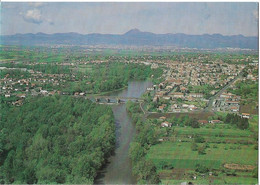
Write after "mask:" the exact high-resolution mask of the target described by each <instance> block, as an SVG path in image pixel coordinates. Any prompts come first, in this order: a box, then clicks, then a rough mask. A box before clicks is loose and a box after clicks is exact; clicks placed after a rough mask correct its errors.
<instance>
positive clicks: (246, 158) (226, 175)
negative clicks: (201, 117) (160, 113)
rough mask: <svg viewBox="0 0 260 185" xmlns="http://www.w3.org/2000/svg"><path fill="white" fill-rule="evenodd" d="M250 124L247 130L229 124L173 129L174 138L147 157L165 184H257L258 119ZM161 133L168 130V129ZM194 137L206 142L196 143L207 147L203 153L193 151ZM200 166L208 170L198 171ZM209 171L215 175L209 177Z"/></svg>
mask: <svg viewBox="0 0 260 185" xmlns="http://www.w3.org/2000/svg"><path fill="white" fill-rule="evenodd" d="M249 123H250V125H249V129H246V130H241V129H239V128H237V127H236V126H234V125H229V124H215V125H204V126H202V127H200V128H192V127H189V126H187V127H178V126H174V127H173V130H174V131H173V132H172V133H171V135H169V136H168V137H166V138H167V139H166V140H165V141H163V142H160V143H158V144H155V145H152V146H151V148H150V149H149V151H148V154H147V156H146V157H147V159H150V160H152V161H153V163H154V164H155V166H156V167H157V171H158V173H159V176H160V179H161V181H162V184H178V183H182V182H192V183H195V184H257V182H258V181H257V178H255V177H254V176H253V174H254V170H252V169H254V168H255V167H257V166H258V163H257V161H258V150H257V149H256V146H257V144H258V142H257V135H256V133H257V130H258V116H257V115H255V116H252V117H251V118H250V120H249ZM161 130H162V131H163V132H165V131H166V129H165V128H163V129H161ZM195 135H197V136H201V137H203V138H204V139H205V142H204V143H196V144H197V147H198V148H200V147H203V146H204V147H205V146H206V145H207V147H206V148H205V150H204V154H199V152H198V150H195V151H193V150H192V145H194V137H195ZM206 143H207V144H206ZM165 164H166V167H165ZM198 164H199V165H202V166H203V167H205V168H207V169H208V171H207V172H206V173H205V174H202V173H201V172H198V171H197V168H198V167H197V165H198ZM225 164H235V165H238V166H240V167H241V166H243V165H248V166H249V167H250V168H251V169H248V170H246V169H245V168H243V170H241V169H240V170H239V169H228V168H226V167H225V166H224V165H225ZM169 166H170V167H169ZM209 172H213V173H214V175H211V176H210V175H209ZM194 176H196V179H194Z"/></svg>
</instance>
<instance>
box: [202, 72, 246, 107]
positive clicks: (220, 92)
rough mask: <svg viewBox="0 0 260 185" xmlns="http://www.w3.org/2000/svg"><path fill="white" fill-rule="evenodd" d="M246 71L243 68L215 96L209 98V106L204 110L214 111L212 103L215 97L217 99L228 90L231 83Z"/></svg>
mask: <svg viewBox="0 0 260 185" xmlns="http://www.w3.org/2000/svg"><path fill="white" fill-rule="evenodd" d="M243 73H244V71H243V70H242V71H241V72H240V73H239V74H238V75H237V76H236V77H235V78H234V79H233V80H231V81H230V82H229V83H228V84H227V85H226V86H225V87H223V88H222V89H221V90H220V91H218V92H217V93H216V94H215V95H214V96H212V97H211V98H210V99H209V102H208V105H207V107H206V108H205V109H204V112H208V111H212V104H213V101H214V100H215V99H217V98H218V97H219V96H220V95H221V94H222V93H223V92H224V91H225V90H227V89H228V88H229V87H230V85H232V84H233V83H234V82H235V81H236V80H237V79H238V78H241V77H242V75H243Z"/></svg>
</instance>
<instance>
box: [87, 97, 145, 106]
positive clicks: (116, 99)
mask: <svg viewBox="0 0 260 185" xmlns="http://www.w3.org/2000/svg"><path fill="white" fill-rule="evenodd" d="M84 98H85V99H89V100H91V101H94V102H97V103H104V104H105V103H125V102H127V101H134V102H143V101H144V99H142V98H136V97H123V96H84Z"/></svg>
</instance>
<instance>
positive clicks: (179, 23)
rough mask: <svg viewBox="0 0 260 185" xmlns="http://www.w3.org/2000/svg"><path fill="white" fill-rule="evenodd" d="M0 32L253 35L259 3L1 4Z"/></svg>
mask: <svg viewBox="0 0 260 185" xmlns="http://www.w3.org/2000/svg"><path fill="white" fill-rule="evenodd" d="M0 11H1V20H0V26H1V35H13V34H17V33H38V32H43V33H49V34H52V33H67V32H76V33H80V34H89V33H102V34H124V33H125V32H127V31H129V30H131V29H133V28H137V29H139V30H141V31H147V32H152V33H157V34H164V33H184V34H191V35H202V34H215V33H218V34H222V35H239V34H241V35H244V36H258V22H259V18H258V3H256V2H252V3H248V2H247V3H242V2H239V3H184V2H183V3H177V2H168V3H133V2H132V3H126V2H122V3H90V2H80V3H79V2H74V3H39V2H35V3H27V2H20V3H13V2H2V3H1V9H0Z"/></svg>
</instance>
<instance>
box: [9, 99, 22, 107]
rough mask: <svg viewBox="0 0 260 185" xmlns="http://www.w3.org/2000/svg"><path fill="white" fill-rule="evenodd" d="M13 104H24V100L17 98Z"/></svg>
mask: <svg viewBox="0 0 260 185" xmlns="http://www.w3.org/2000/svg"><path fill="white" fill-rule="evenodd" d="M12 104H13V105H15V106H20V105H22V104H23V100H17V101H16V102H13V103H12Z"/></svg>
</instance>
